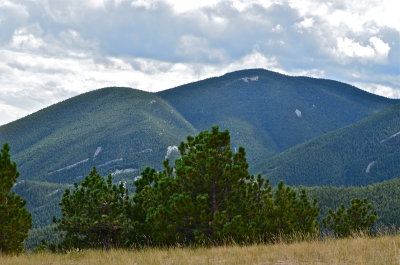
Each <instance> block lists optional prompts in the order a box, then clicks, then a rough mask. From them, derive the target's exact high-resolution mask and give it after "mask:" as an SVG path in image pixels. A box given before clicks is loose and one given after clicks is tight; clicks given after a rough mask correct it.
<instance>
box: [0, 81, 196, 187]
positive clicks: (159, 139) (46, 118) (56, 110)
mask: <svg viewBox="0 0 400 265" xmlns="http://www.w3.org/2000/svg"><path fill="white" fill-rule="evenodd" d="M195 132H196V130H195V128H193V126H192V125H191V124H190V123H188V122H187V121H186V120H185V119H184V118H183V117H182V116H181V115H180V114H179V113H178V112H177V111H176V110H175V109H174V108H173V107H171V106H170V105H169V104H168V103H167V102H165V101H164V100H163V99H161V98H160V97H158V96H157V95H155V94H152V93H148V92H143V91H139V90H134V89H131V88H104V89H100V90H96V91H93V92H89V93H86V94H83V95H80V96H77V97H74V98H71V99H69V100H66V101H63V102H61V103H58V104H55V105H53V106H51V107H48V108H46V109H43V110H41V111H39V112H36V113H34V114H32V115H29V116H27V117H25V118H23V119H20V120H17V121H15V122H12V123H9V124H7V125H4V126H1V127H0V142H9V143H10V145H11V154H12V159H13V160H15V161H16V162H17V164H18V169H19V171H20V172H21V177H20V179H21V180H36V181H47V182H54V183H73V182H75V181H80V180H81V178H82V177H83V176H85V175H87V173H88V172H89V171H90V169H91V168H92V167H93V166H96V167H97V168H98V169H99V171H100V172H101V173H102V174H109V173H113V174H115V175H120V174H121V173H130V174H131V175H132V174H133V175H139V174H140V170H142V169H143V167H144V166H152V167H160V165H161V161H162V160H163V159H164V157H165V156H166V155H167V151H168V147H170V151H169V152H168V155H171V153H173V152H174V149H173V148H172V147H173V146H174V145H177V144H179V143H180V141H182V140H183V139H185V137H186V136H187V135H191V134H194V133H195Z"/></svg>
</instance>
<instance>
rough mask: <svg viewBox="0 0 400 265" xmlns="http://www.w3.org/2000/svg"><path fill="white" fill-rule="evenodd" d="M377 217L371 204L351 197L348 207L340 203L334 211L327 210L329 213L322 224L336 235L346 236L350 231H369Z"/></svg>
mask: <svg viewBox="0 0 400 265" xmlns="http://www.w3.org/2000/svg"><path fill="white" fill-rule="evenodd" d="M377 217H378V214H377V213H376V211H375V210H373V206H372V204H370V203H368V201H367V200H366V199H364V200H361V199H352V200H351V201H350V207H349V208H346V207H345V206H344V205H341V206H340V207H339V208H338V209H337V210H336V211H333V210H329V215H328V216H327V217H326V218H325V219H323V220H322V224H323V226H324V227H325V228H328V229H331V230H332V231H333V232H334V233H335V235H336V236H338V237H348V236H350V235H351V234H352V233H358V232H364V233H371V229H372V226H373V225H374V223H375V221H376V219H377Z"/></svg>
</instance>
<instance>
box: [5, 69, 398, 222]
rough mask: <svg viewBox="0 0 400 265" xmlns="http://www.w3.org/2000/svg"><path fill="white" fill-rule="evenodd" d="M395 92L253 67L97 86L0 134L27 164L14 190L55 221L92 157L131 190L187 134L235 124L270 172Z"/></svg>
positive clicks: (41, 217)
mask: <svg viewBox="0 0 400 265" xmlns="http://www.w3.org/2000/svg"><path fill="white" fill-rule="evenodd" d="M398 102H399V101H398V100H392V99H387V98H384V97H380V96H376V95H373V94H370V93H367V92H365V91H362V90H360V89H358V88H356V87H354V86H351V85H348V84H344V83H340V82H337V81H332V80H325V79H315V78H309V77H292V76H287V75H282V74H279V73H275V72H271V71H267V70H264V69H251V70H243V71H237V72H232V73H228V74H225V75H223V76H220V77H214V78H209V79H205V80H202V81H198V82H194V83H190V84H186V85H183V86H179V87H176V88H171V89H169V90H165V91H162V92H158V93H149V92H143V91H139V90H135V89H131V88H121V87H109V88H103V89H98V90H95V91H91V92H88V93H85V94H82V95H78V96H76V97H73V98H71V99H68V100H65V101H63V102H60V103H57V104H55V105H52V106H50V107H48V108H45V109H43V110H41V111H38V112H36V113H33V114H31V115H29V116H27V117H24V118H22V119H19V120H17V121H14V122H11V123H9V124H6V125H3V126H0V143H3V142H8V143H10V146H11V157H12V160H13V161H16V162H17V165H18V169H19V171H20V173H21V174H20V179H19V180H20V182H19V183H18V184H17V185H16V187H15V190H16V191H17V192H18V193H19V194H20V195H22V196H23V197H24V198H26V199H27V206H28V209H29V210H30V211H31V212H32V213H33V216H34V226H35V227H36V228H37V227H42V226H45V225H49V224H51V218H50V217H51V216H52V215H57V214H59V208H58V205H57V204H58V202H59V199H60V197H61V195H62V191H63V190H64V189H65V188H67V187H69V185H70V184H72V183H73V182H79V181H80V180H81V179H82V178H83V176H86V175H87V174H88V173H89V171H90V170H91V168H92V167H93V166H96V167H97V169H98V170H99V172H100V173H101V174H102V175H106V174H113V175H114V179H115V180H116V181H127V185H129V186H130V190H131V191H132V190H133V189H132V182H133V179H134V177H136V176H138V175H139V174H140V172H141V170H142V169H143V168H144V167H146V166H151V167H155V168H158V169H160V168H161V167H162V163H161V162H162V160H163V159H164V158H166V157H167V158H171V159H172V160H173V159H174V158H176V157H177V148H176V146H177V145H178V144H179V143H180V142H181V141H183V140H185V139H186V137H187V136H188V135H196V134H197V133H198V132H199V131H201V130H206V129H210V127H211V126H213V125H219V126H220V128H221V129H228V130H230V133H231V140H232V141H231V142H232V147H233V149H236V148H237V147H239V146H244V147H245V148H246V152H247V158H248V162H249V164H250V170H251V171H252V172H254V173H257V171H258V170H265V169H266V168H267V170H266V171H267V172H270V170H269V166H270V165H272V164H271V162H266V161H275V160H268V159H270V158H271V157H273V156H274V155H277V154H278V156H275V157H274V158H273V159H278V158H279V154H280V153H281V152H285V150H287V149H289V148H292V147H293V146H296V145H299V144H302V143H304V142H306V141H309V140H311V139H313V138H315V137H318V136H321V135H324V134H326V133H327V132H332V131H335V130H337V129H339V128H342V127H344V126H348V125H351V124H353V123H354V122H357V121H360V120H362V119H364V118H366V117H368V116H371V115H373V114H376V113H378V112H379V111H382V110H384V109H387V108H389V107H391V106H393V105H394V104H396V103H398ZM377 115H381V114H377ZM396 130H397V129H393V130H389V129H387V130H386V131H384V132H380V133H381V134H379V135H380V136H382V137H383V138H382V139H385V137H390V136H391V135H392V134H394V133H396ZM399 130H400V129H399ZM397 131H398V130H397ZM334 133H337V132H336V131H335V132H334ZM324 137H325V136H324ZM393 140H397V139H393ZM393 140H392V138H390V140H388V141H387V143H390V142H391V141H393ZM387 143H385V144H387ZM296 148H298V147H296ZM288 152H289V151H288ZM376 159H378V158H376ZM368 161H369V162H368V163H370V162H372V161H374V159H371V160H368ZM376 163H377V164H376V165H375V164H374V165H373V167H372V169H371V172H372V171H374V170H375V169H376V168H378V165H379V163H378V161H377V162H376ZM256 165H257V166H256ZM364 166H365V165H364ZM375 166H376V168H375ZM315 176H317V175H315ZM315 176H312V177H315ZM317 178H320V175H318V176H317ZM317 180H318V179H317ZM298 183H299V184H304V183H303V182H301V181H300V182H298ZM316 183H325V182H319V181H316Z"/></svg>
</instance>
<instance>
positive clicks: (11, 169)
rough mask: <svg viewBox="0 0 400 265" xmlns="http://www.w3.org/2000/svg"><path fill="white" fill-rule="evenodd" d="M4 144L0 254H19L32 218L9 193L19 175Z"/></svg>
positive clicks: (0, 170)
mask: <svg viewBox="0 0 400 265" xmlns="http://www.w3.org/2000/svg"><path fill="white" fill-rule="evenodd" d="M9 152H10V146H9V145H8V144H7V143H5V144H4V145H3V149H2V150H1V153H0V252H3V253H19V252H21V251H22V250H23V241H24V239H25V238H26V237H27V235H28V231H29V229H30V228H31V227H32V218H31V215H30V213H29V212H28V211H27V210H26V208H25V201H24V200H23V199H22V197H20V196H18V195H16V194H15V193H14V192H11V189H12V187H13V186H14V184H15V183H16V181H17V179H18V176H19V173H18V171H17V165H16V163H15V162H11V159H10V154H9Z"/></svg>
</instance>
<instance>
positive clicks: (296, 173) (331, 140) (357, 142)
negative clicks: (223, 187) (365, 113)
mask: <svg viewBox="0 0 400 265" xmlns="http://www.w3.org/2000/svg"><path fill="white" fill-rule="evenodd" d="M256 169H258V170H260V171H262V172H263V173H264V174H265V175H266V176H267V177H269V178H271V179H272V182H273V183H276V182H277V181H279V180H284V181H285V182H286V183H287V184H289V185H307V186H315V185H335V186H340V185H344V186H350V185H354V186H361V185H367V184H371V183H376V182H381V181H383V180H387V179H393V178H399V177H400V104H398V105H395V106H393V107H391V108H389V109H387V110H384V111H382V112H380V113H378V114H375V115H373V116H371V117H368V118H366V119H364V120H362V121H359V122H357V123H355V124H352V125H350V126H348V127H345V128H342V129H339V130H336V131H334V132H331V133H328V134H325V135H322V136H320V137H318V138H315V139H313V140H311V141H309V142H306V143H304V144H301V145H298V146H296V147H294V148H291V149H289V150H287V151H285V152H282V153H280V154H278V155H277V156H275V157H273V158H271V159H269V160H266V161H265V162H264V163H261V164H258V165H257V166H256Z"/></svg>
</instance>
